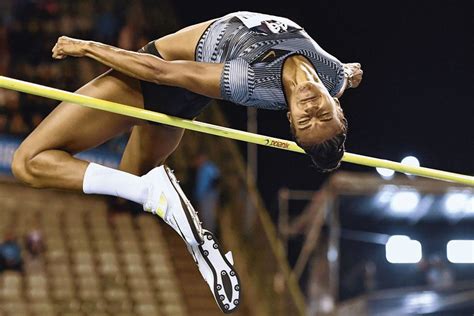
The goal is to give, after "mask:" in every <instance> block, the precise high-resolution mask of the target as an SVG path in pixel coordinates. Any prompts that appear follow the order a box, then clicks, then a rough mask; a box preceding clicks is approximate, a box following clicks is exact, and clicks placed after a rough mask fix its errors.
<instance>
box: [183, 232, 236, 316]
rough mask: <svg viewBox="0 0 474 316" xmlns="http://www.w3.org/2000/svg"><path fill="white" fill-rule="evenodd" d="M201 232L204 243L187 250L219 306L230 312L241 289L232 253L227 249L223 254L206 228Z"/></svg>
mask: <svg viewBox="0 0 474 316" xmlns="http://www.w3.org/2000/svg"><path fill="white" fill-rule="evenodd" d="M203 232H204V243H203V244H202V245H198V246H192V247H188V250H189V252H190V253H191V255H192V256H193V258H194V261H195V262H196V264H197V266H198V268H199V272H201V275H202V277H203V278H204V280H205V281H206V283H207V284H208V286H209V288H210V289H211V292H212V295H213V296H214V299H215V300H216V303H217V305H218V306H219V308H220V309H221V310H222V311H223V312H224V313H226V314H229V313H232V312H234V311H235V310H236V309H237V307H238V306H239V304H240V291H241V288H240V280H239V276H238V275H237V272H236V271H235V269H234V267H233V265H234V259H233V258H232V253H231V252H230V251H229V252H228V253H227V254H226V255H225V256H224V255H223V253H222V251H221V247H220V246H219V244H218V243H217V240H216V238H215V237H214V235H213V234H212V233H211V232H210V231H208V230H206V229H204V231H203Z"/></svg>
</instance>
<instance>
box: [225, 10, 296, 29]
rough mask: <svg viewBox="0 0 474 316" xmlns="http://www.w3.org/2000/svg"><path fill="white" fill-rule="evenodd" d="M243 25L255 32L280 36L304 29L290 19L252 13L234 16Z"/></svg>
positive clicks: (238, 13)
mask: <svg viewBox="0 0 474 316" xmlns="http://www.w3.org/2000/svg"><path fill="white" fill-rule="evenodd" d="M234 16H235V17H237V18H238V19H239V20H240V21H242V23H243V24H244V25H245V26H246V27H247V28H249V29H250V30H253V31H258V32H263V33H266V34H270V33H273V34H279V33H285V32H290V31H294V30H301V29H303V28H302V27H301V26H299V25H298V24H296V23H295V22H293V21H291V20H290V19H287V18H283V17H279V16H274V15H268V14H260V13H251V12H237V13H235V14H234Z"/></svg>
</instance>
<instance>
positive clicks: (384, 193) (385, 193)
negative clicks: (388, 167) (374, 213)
mask: <svg viewBox="0 0 474 316" xmlns="http://www.w3.org/2000/svg"><path fill="white" fill-rule="evenodd" d="M397 191H398V187H397V186H396V185H391V184H390V185H384V186H383V187H382V189H381V190H380V191H379V192H377V194H376V195H375V197H374V200H375V204H376V205H377V206H378V207H384V206H385V205H386V204H388V203H389V202H390V200H391V199H392V197H393V195H394V194H395V192H397Z"/></svg>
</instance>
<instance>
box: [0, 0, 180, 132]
mask: <svg viewBox="0 0 474 316" xmlns="http://www.w3.org/2000/svg"><path fill="white" fill-rule="evenodd" d="M176 29H177V23H176V21H175V19H174V14H172V9H171V7H170V6H169V5H168V4H167V2H166V1H159V2H156V1H150V0H143V1H125V0H113V1H98V0H81V1H73V0H2V1H0V75H6V76H9V77H13V78H17V79H21V80H26V81H31V82H34V83H39V84H44V85H48V86H52V87H55V88H59V89H65V90H68V91H74V90H75V89H77V88H79V87H80V86H81V85H83V84H84V83H86V82H88V81H89V80H90V79H92V78H94V77H95V76H97V75H99V74H101V73H103V72H104V71H106V70H107V69H106V68H105V67H103V66H102V65H100V64H99V63H96V62H93V61H91V60H88V59H87V58H79V59H66V60H64V61H55V60H53V59H52V58H51V49H52V48H53V46H54V44H55V42H56V40H57V38H58V37H59V36H61V35H67V36H71V37H76V38H81V39H90V40H95V41H100V42H103V43H106V44H111V45H114V46H118V47H121V48H125V49H130V50H138V49H139V48H140V47H142V46H143V45H145V44H146V43H147V42H149V41H150V40H152V39H156V38H159V37H160V36H163V35H165V34H167V33H170V32H172V31H175V30H176ZM57 103H58V102H56V101H53V100H48V99H44V98H39V97H34V96H31V95H25V94H19V93H17V92H13V91H7V90H3V89H0V133H10V134H18V135H25V134H27V133H29V132H30V131H31V130H32V129H33V128H34V127H35V126H37V125H38V124H39V122H41V120H42V119H43V118H44V117H45V116H46V115H47V114H48V113H49V112H50V111H51V110H52V109H53V108H54V107H55V106H56V105H57Z"/></svg>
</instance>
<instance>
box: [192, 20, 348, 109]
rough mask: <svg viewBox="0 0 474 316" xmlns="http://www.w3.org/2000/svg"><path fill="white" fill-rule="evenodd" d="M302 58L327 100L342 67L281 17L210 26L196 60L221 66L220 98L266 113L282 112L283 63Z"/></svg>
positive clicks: (339, 83)
mask: <svg viewBox="0 0 474 316" xmlns="http://www.w3.org/2000/svg"><path fill="white" fill-rule="evenodd" d="M296 55H302V56H305V57H306V58H307V60H308V61H309V62H310V63H311V64H312V65H313V67H314V68H315V70H316V72H317V74H318V76H319V78H320V79H321V81H322V83H323V84H324V85H325V87H326V88H327V89H328V91H329V93H330V94H331V95H333V96H334V95H336V94H337V93H338V92H339V91H340V89H341V87H342V84H343V81H344V71H343V67H342V63H341V62H340V61H339V60H337V59H336V58H335V57H333V56H331V55H330V54H328V53H327V52H326V51H324V50H323V49H322V48H321V47H320V46H319V45H318V44H317V43H316V42H315V41H314V40H313V39H311V38H310V37H309V35H308V34H307V33H306V32H305V31H304V30H303V28H301V27H300V26H299V25H297V24H296V23H294V22H292V21H291V20H288V19H286V18H282V17H275V16H270V15H264V14H259V13H251V12H236V13H232V14H229V15H227V16H225V17H223V18H220V19H218V20H216V21H215V22H214V23H212V24H211V25H210V27H209V28H208V29H207V30H206V32H205V33H204V34H203V36H202V37H201V40H200V41H199V43H198V46H197V49H196V56H195V58H196V60H197V61H203V62H213V63H225V67H224V73H223V78H222V82H221V86H222V91H221V92H222V93H221V94H222V96H223V97H224V99H227V100H229V101H232V102H235V103H240V104H243V105H246V106H255V107H260V108H266V109H275V110H278V109H286V108H287V105H286V100H285V96H284V91H283V86H282V72H283V67H284V64H285V61H286V60H287V58H291V57H292V56H296Z"/></svg>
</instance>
